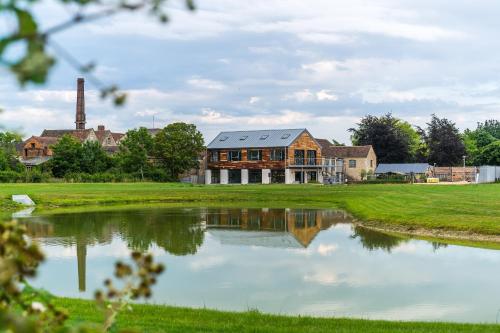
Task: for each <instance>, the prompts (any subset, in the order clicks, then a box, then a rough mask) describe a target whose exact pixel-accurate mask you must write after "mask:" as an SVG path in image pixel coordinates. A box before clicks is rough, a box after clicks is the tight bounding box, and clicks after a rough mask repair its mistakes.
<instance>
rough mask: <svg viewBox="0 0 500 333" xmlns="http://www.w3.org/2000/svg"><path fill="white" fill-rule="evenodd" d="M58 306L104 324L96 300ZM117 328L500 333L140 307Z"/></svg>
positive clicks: (484, 327)
mask: <svg viewBox="0 0 500 333" xmlns="http://www.w3.org/2000/svg"><path fill="white" fill-rule="evenodd" d="M55 304H56V305H57V306H60V307H63V308H65V309H66V310H68V312H69V314H70V318H69V324H70V325H71V324H77V323H80V322H82V321H86V322H91V323H99V322H102V314H101V313H100V312H99V310H98V309H97V307H96V306H95V304H94V302H93V301H88V300H79V299H70V298H58V299H56V300H55ZM159 318H161V319H159ZM117 326H118V328H125V327H126V328H135V329H138V330H140V331H143V332H201V331H202V332H218V333H223V332H231V333H232V332H297V333H299V332H300V333H303V332H332V331H335V332H338V333H341V332H373V333H385V332H391V333H393V332H395V333H397V332H416V333H418V332H422V333H423V332H435V333H438V332H500V326H498V325H494V324H458V323H438V322H393V321H380V320H363V319H345V318H311V317H300V316H298V317H297V316H295V317H291V316H277V315H266V314H261V313H259V312H257V311H249V312H222V311H216V310H207V309H189V308H181V307H172V306H161V305H140V304H137V305H132V311H130V312H127V311H124V312H122V313H121V314H120V315H119V316H118V322H117Z"/></svg>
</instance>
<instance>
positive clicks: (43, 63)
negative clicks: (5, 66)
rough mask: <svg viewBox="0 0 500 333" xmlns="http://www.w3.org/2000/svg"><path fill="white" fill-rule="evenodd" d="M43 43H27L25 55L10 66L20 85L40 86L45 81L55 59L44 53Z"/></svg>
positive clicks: (37, 41)
mask: <svg viewBox="0 0 500 333" xmlns="http://www.w3.org/2000/svg"><path fill="white" fill-rule="evenodd" d="M44 46H45V45H44V43H43V41H40V40H30V41H28V49H27V51H26V55H25V56H24V57H23V58H22V59H21V60H19V61H18V62H17V63H15V64H13V65H12V66H10V69H11V70H12V71H13V72H14V73H15V74H16V76H17V80H18V81H19V83H20V84H21V85H24V84H26V83H27V82H33V83H38V84H42V83H45V81H46V79H47V75H48V72H49V70H50V68H51V67H52V66H54V64H55V59H54V58H53V57H51V56H50V55H48V54H47V53H46V52H45V47H44Z"/></svg>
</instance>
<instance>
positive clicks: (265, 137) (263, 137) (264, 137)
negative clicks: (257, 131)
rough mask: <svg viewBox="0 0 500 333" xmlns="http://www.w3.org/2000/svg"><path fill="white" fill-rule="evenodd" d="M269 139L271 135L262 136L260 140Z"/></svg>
mask: <svg viewBox="0 0 500 333" xmlns="http://www.w3.org/2000/svg"><path fill="white" fill-rule="evenodd" d="M268 137H269V134H263V135H261V136H260V139H261V140H265V139H267V138H268Z"/></svg>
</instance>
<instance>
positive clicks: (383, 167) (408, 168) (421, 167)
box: [375, 163, 431, 174]
mask: <svg viewBox="0 0 500 333" xmlns="http://www.w3.org/2000/svg"><path fill="white" fill-rule="evenodd" d="M430 167H431V166H430V165H429V164H427V163H392V164H391V163H380V164H379V165H378V166H377V169H376V170H375V173H397V174H410V173H417V174H418V173H426V172H427V171H428V170H429V168H430Z"/></svg>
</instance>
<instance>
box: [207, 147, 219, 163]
mask: <svg viewBox="0 0 500 333" xmlns="http://www.w3.org/2000/svg"><path fill="white" fill-rule="evenodd" d="M219 155H220V154H219V151H218V150H211V151H210V154H209V156H210V162H219V160H220V156H219Z"/></svg>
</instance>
